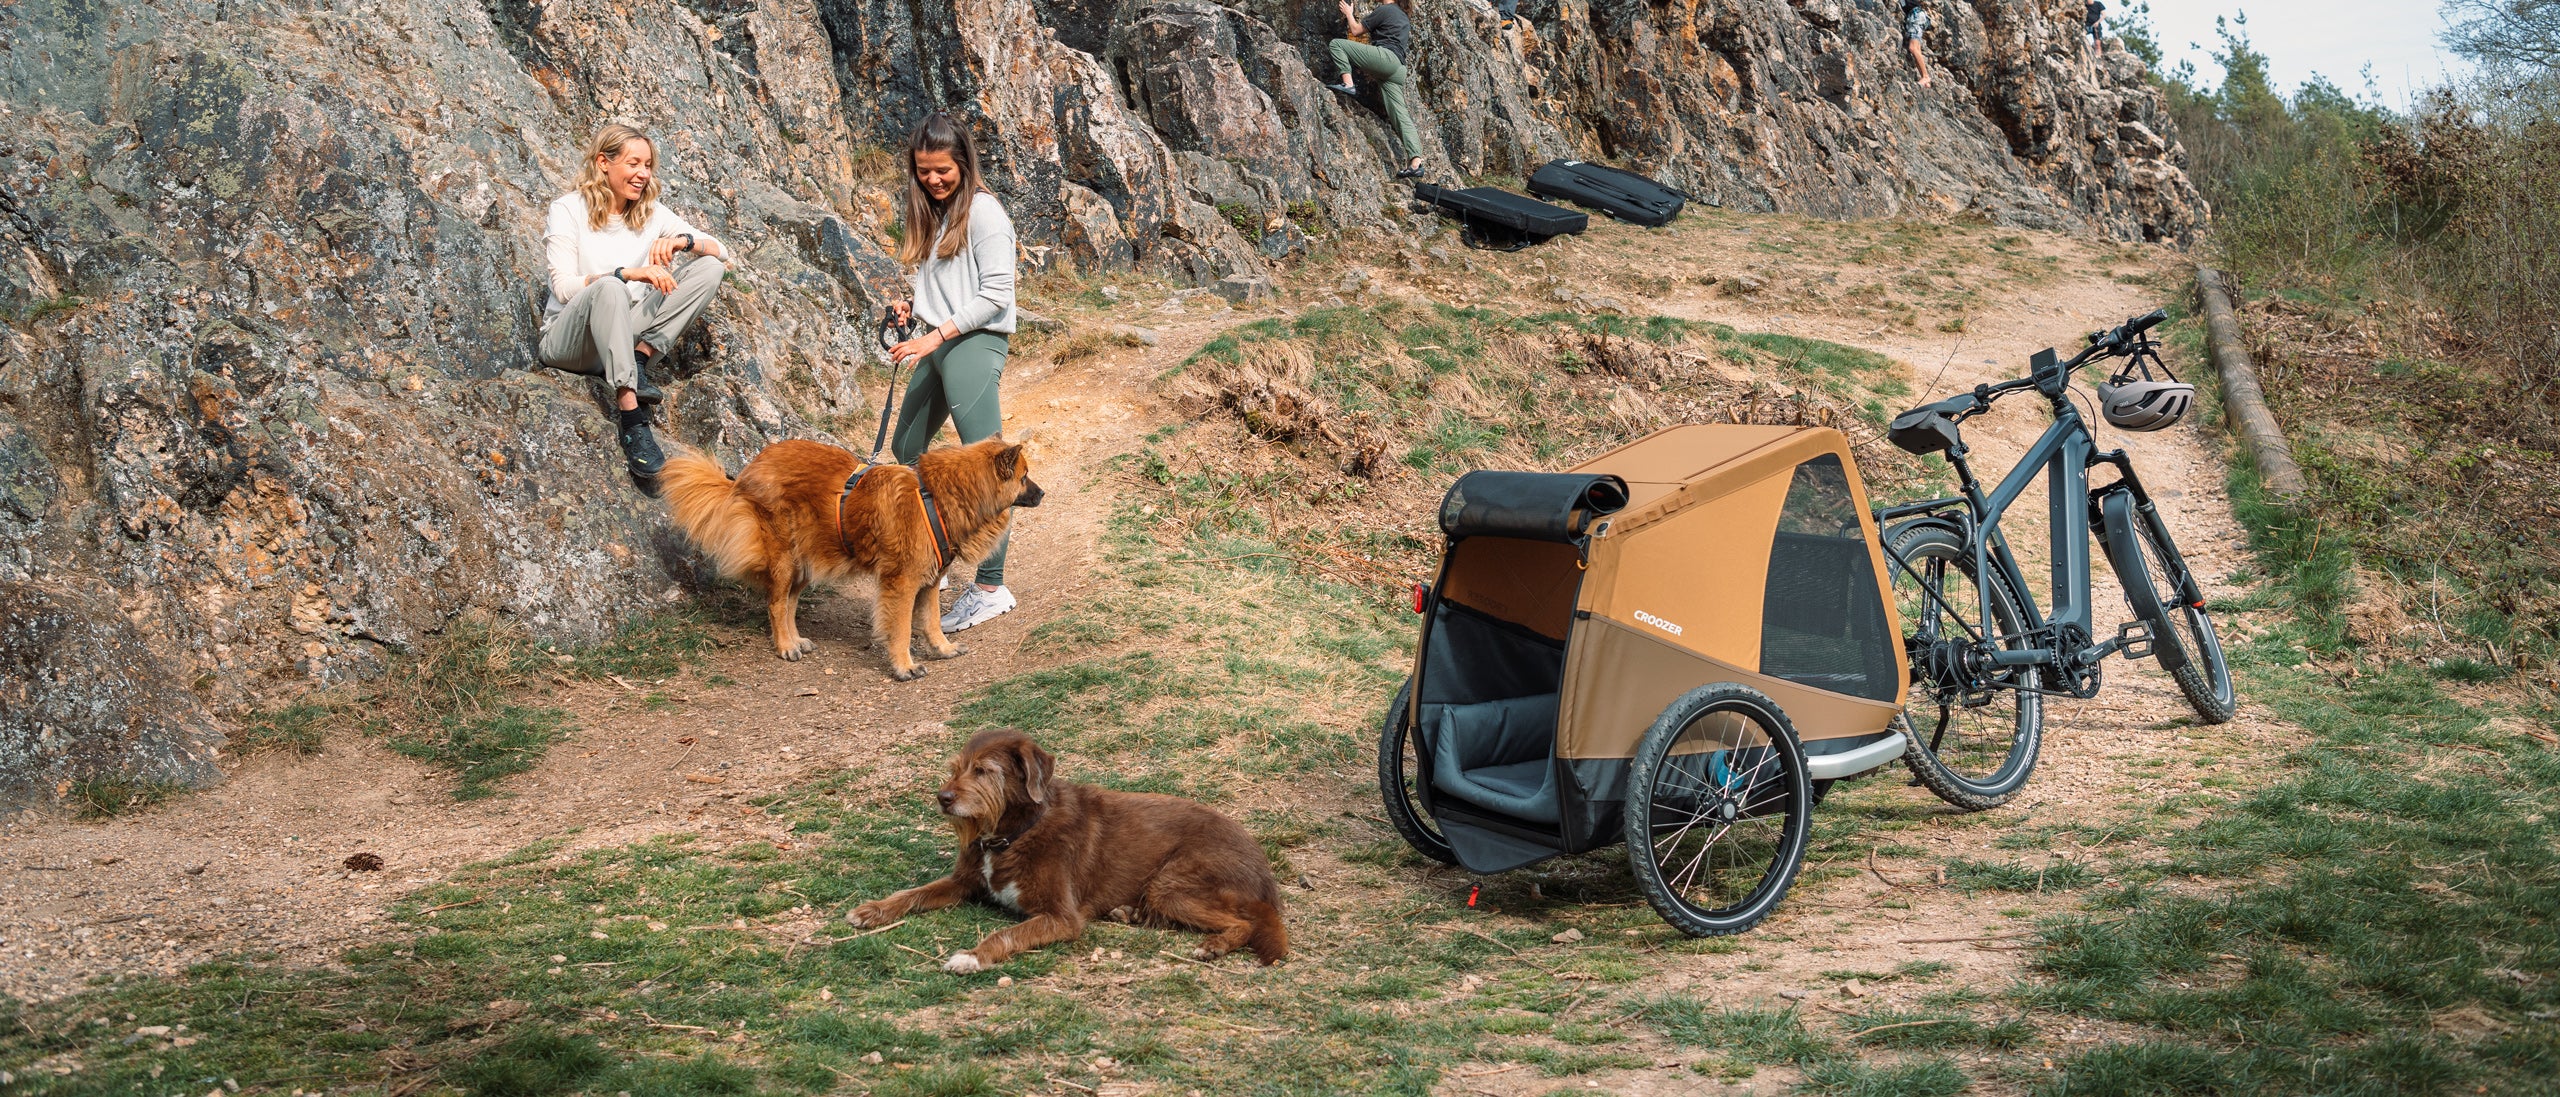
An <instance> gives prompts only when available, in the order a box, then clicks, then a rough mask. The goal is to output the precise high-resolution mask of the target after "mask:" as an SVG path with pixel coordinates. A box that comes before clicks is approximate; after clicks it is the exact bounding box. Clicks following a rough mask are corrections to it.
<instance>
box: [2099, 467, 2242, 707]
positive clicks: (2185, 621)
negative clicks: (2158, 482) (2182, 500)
mask: <svg viewBox="0 0 2560 1097" xmlns="http://www.w3.org/2000/svg"><path fill="white" fill-rule="evenodd" d="M2099 513H2100V516H2101V517H2102V518H2103V519H2104V520H2105V521H2106V523H2107V530H2106V532H2107V536H2106V538H2105V544H2106V545H2107V549H2108V553H2107V555H2108V562H2109V563H2110V564H2112V565H2113V566H2114V567H2115V571H2116V581H2117V582H2118V583H2119V584H2121V585H2122V586H2123V587H2124V600H2125V602H2126V604H2128V605H2130V606H2131V607H2132V608H2133V615H2134V616H2135V617H2139V618H2141V619H2142V620H2143V622H2144V623H2146V624H2148V625H2150V626H2151V655H2152V658H2153V659H2155V660H2158V661H2159V663H2160V666H2161V668H2162V669H2164V670H2167V671H2168V672H2169V677H2170V678H2171V679H2172V680H2174V681H2176V682H2177V683H2178V692H2180V693H2182V694H2185V695H2186V698H2187V704H2188V705H2190V706H2193V707H2194V708H2195V710H2196V718H2197V719H2199V720H2201V721H2202V722H2204V723H2207V724H2219V723H2222V722H2224V721H2227V720H2229V719H2231V716H2232V714H2233V713H2234V712H2237V711H2239V708H2240V699H2239V696H2238V694H2237V692H2236V691H2235V690H2233V689H2232V686H2231V664H2230V662H2229V660H2227V659H2225V658H2223V655H2222V638H2221V637H2220V636H2218V635H2216V634H2215V633H2214V631H2213V618H2211V617H2209V616H2207V615H2206V614H2205V608H2204V605H2203V603H2202V601H2201V599H2199V600H2196V601H2195V602H2194V603H2193V604H2190V603H2189V600H2188V599H2187V598H2186V597H2184V596H2183V595H2182V594H2181V593H2180V592H2182V591H2188V590H2194V591H2198V592H2201V591H2202V590H2203V589H2204V588H2203V585H2202V584H2200V583H2195V582H2193V581H2192V579H2193V575H2192V572H2191V569H2189V568H2188V567H2187V563H2186V561H2185V560H2184V559H2183V558H2179V557H2177V556H2176V554H2174V553H2173V552H2171V551H2170V546H2169V545H2168V544H2167V543H2165V542H2164V540H2163V538H2164V537H2165V536H2166V535H2165V534H2164V533H2162V532H2161V531H2160V530H2158V529H2156V528H2155V525H2154V522H2153V521H2152V520H2150V519H2146V518H2145V517H2144V516H2143V515H2142V514H2141V513H2140V512H2139V510H2138V508H2136V507H2135V506H2134V501H2133V499H2132V497H2131V496H2128V495H2125V494H2123V493H2121V492H2119V493H2117V494H2116V495H2114V496H2111V497H2109V498H2108V499H2107V501H2106V503H2105V505H2104V506H2103V507H2101V508H2100V512H2099ZM2118 523H2122V525H2121V526H2119V525H2118ZM2120 530H2126V531H2131V532H2132V534H2133V536H2131V537H2123V536H2119V535H2118V534H2119V531H2120ZM2125 556H2131V557H2134V558H2133V559H2129V560H2128V559H2122V557H2125ZM2173 560H2174V561H2175V562H2174V563H2172V561H2173Z"/></svg>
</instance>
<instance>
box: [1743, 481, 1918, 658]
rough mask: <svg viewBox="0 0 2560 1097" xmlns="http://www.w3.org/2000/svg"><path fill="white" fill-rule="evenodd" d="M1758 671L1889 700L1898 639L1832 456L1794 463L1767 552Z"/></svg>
mask: <svg viewBox="0 0 2560 1097" xmlns="http://www.w3.org/2000/svg"><path fill="white" fill-rule="evenodd" d="M1761 605H1762V609H1761V621H1760V673H1762V674H1766V675H1769V676H1770V677H1773V678H1783V679H1786V680H1787V681H1790V682H1795V683H1798V684H1801V685H1807V686H1812V687H1814V688H1815V689H1823V690H1829V691H1831V692H1833V693H1845V694H1848V695H1850V696H1852V697H1865V698H1870V699H1873V700H1878V701H1890V700H1892V699H1893V695H1894V690H1895V688H1896V687H1897V686H1898V685H1899V684H1900V683H1898V682H1896V681H1895V680H1894V673H1895V665H1894V664H1895V659H1894V650H1893V644H1894V637H1893V636H1892V634H1891V633H1890V632H1889V631H1888V630H1887V629H1886V627H1885V617H1884V599H1883V596H1882V594H1881V593H1880V591H1879V589H1878V587H1877V584H1876V574H1875V566H1874V560H1873V558H1872V557H1870V556H1869V555H1868V553H1867V539H1866V530H1865V528H1864V527H1862V526H1861V525H1859V523H1858V509H1857V497H1856V496H1855V495H1854V494H1852V493H1851V492H1850V491H1849V475H1848V471H1847V470H1846V469H1844V468H1842V467H1841V464H1840V458H1839V456H1838V455H1836V454H1828V453H1826V454H1823V455H1822V456H1820V457H1816V458H1814V459H1813V460H1810V461H1807V462H1805V463H1803V464H1800V465H1797V466H1796V469H1795V479H1794V481H1793V482H1791V483H1790V484H1789V485H1788V486H1787V502H1786V505H1785V507H1784V508H1783V509H1782V510H1780V511H1779V514H1778V531H1777V536H1776V538H1775V539H1774V540H1773V542H1772V543H1771V545H1770V546H1769V587H1768V591H1767V593H1766V596H1765V598H1764V599H1763V600H1762V602H1761Z"/></svg>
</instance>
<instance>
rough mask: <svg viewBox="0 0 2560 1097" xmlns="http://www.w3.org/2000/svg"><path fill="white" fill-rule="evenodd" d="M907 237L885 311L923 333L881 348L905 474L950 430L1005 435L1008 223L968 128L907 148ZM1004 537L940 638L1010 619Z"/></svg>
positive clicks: (926, 125)
mask: <svg viewBox="0 0 2560 1097" xmlns="http://www.w3.org/2000/svg"><path fill="white" fill-rule="evenodd" d="M905 221H906V224H905V234H904V235H902V236H900V237H899V238H898V262H900V263H902V264H905V265H906V266H908V267H911V268H913V269H914V270H915V278H914V281H913V288H914V292H915V296H914V297H913V298H912V299H910V300H906V301H898V302H895V303H892V304H891V305H890V306H889V310H890V311H891V312H892V313H894V314H896V316H897V318H898V322H899V323H901V324H905V323H909V322H912V321H919V320H920V321H923V324H924V328H925V330H924V332H923V333H922V334H919V335H916V336H914V337H912V338H909V339H907V340H905V341H904V342H901V343H899V344H898V345H896V346H893V347H890V348H889V358H890V360H891V361H893V362H895V363H897V364H899V365H901V366H906V365H912V366H914V367H915V371H916V372H915V377H914V378H913V379H912V380H910V381H908V382H907V391H906V395H904V396H901V397H899V400H898V432H897V434H896V435H895V436H893V439H892V440H891V442H890V443H889V448H890V452H892V453H894V454H896V455H897V458H898V460H899V461H900V462H901V463H903V464H909V465H912V464H914V463H915V462H916V459H917V458H918V457H921V456H923V455H924V451H925V446H926V444H927V443H930V442H932V441H933V436H934V434H935V432H937V431H940V430H941V429H942V423H943V421H944V420H946V419H948V420H950V421H951V425H952V426H953V428H954V429H956V430H958V431H959V432H960V444H962V445H967V444H969V443H971V442H976V441H979V440H981V439H986V438H993V437H995V436H997V435H998V434H1001V433H1003V431H1004V407H1003V405H1002V404H1001V403H1000V402H999V400H998V393H997V387H998V384H999V382H1001V381H1002V380H1003V379H1004V362H1005V357H1006V355H1007V354H1008V353H1010V351H1011V345H1012V339H1011V338H1010V337H1011V335H1012V333H1013V329H1014V309H1013V280H1014V255H1015V245H1014V235H1013V218H1012V217H1010V216H1008V215H1007V214H1006V213H1005V211H1004V203H1002V202H999V201H997V200H996V196H995V195H994V194H992V193H990V192H989V191H988V190H987V188H986V182H985V177H984V176H982V175H980V174H979V171H978V152H977V148H976V146H975V145H974V144H973V143H972V142H971V141H970V140H969V130H968V127H966V126H963V125H961V124H960V123H959V122H958V121H957V120H955V119H953V118H952V117H951V116H950V115H948V114H943V113H940V112H936V113H934V114H931V115H928V116H926V118H925V120H924V122H923V123H922V124H920V125H918V126H917V127H916V129H915V132H914V133H912V134H909V135H908V137H907V196H906V211H905ZM1012 542H1013V534H1012V533H1011V532H1010V531H1008V532H1007V533H1006V534H1005V537H1004V539H1003V540H1001V541H998V542H996V550H995V551H994V552H992V553H989V554H988V555H987V558H986V559H985V560H984V561H983V562H981V563H979V565H978V576H977V578H978V581H977V582H975V583H973V584H970V585H969V586H967V587H964V588H962V589H961V591H960V597H958V598H955V599H953V600H952V602H951V609H950V610H949V611H947V612H945V613H944V614H943V615H942V631H944V632H960V631H962V630H965V629H969V628H973V627H975V626H977V625H981V624H984V623H986V622H988V621H991V620H994V619H995V618H996V617H998V616H1000V615H1003V614H1006V613H1010V612H1012V611H1013V607H1014V604H1015V603H1014V597H1013V591H1011V590H1009V589H1007V588H1006V587H1005V585H1004V558H1005V550H1006V549H1007V548H1008V547H1009V546H1010V545H1011V544H1012Z"/></svg>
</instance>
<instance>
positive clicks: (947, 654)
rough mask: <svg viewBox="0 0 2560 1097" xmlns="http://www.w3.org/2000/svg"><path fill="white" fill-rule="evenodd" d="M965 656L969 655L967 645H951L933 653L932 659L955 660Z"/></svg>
mask: <svg viewBox="0 0 2560 1097" xmlns="http://www.w3.org/2000/svg"><path fill="white" fill-rule="evenodd" d="M967 654H969V645H967V644H953V645H951V646H950V647H949V648H946V649H944V650H942V651H937V652H934V653H933V657H934V658H936V659H957V658H959V657H961V656H963V655H967Z"/></svg>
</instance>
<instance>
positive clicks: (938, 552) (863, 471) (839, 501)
mask: <svg viewBox="0 0 2560 1097" xmlns="http://www.w3.org/2000/svg"><path fill="white" fill-rule="evenodd" d="M879 467H880V466H878V465H874V464H870V463H867V462H866V463H865V464H864V465H863V466H862V467H861V468H858V469H855V470H853V475H851V476H847V477H845V478H844V490H843V491H841V492H839V493H837V495H836V543H838V544H841V545H843V546H844V550H845V552H846V553H847V554H851V553H852V552H853V542H852V541H850V540H848V539H847V538H846V537H845V534H844V504H845V500H846V499H848V498H850V497H851V496H852V495H853V489H855V488H857V487H861V486H862V478H863V477H865V476H868V475H870V474H871V470H873V469H876V468H879ZM916 501H917V502H920V503H923V504H924V524H925V528H926V529H928V530H930V531H932V533H933V560H934V563H933V570H934V571H935V572H936V573H939V572H941V571H942V569H944V568H947V567H950V566H951V536H950V534H949V533H947V532H946V531H944V529H943V527H942V508H941V507H940V506H939V505H937V504H936V503H935V502H934V499H933V493H932V492H929V491H926V490H924V474H923V473H922V472H918V473H917V474H916Z"/></svg>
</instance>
